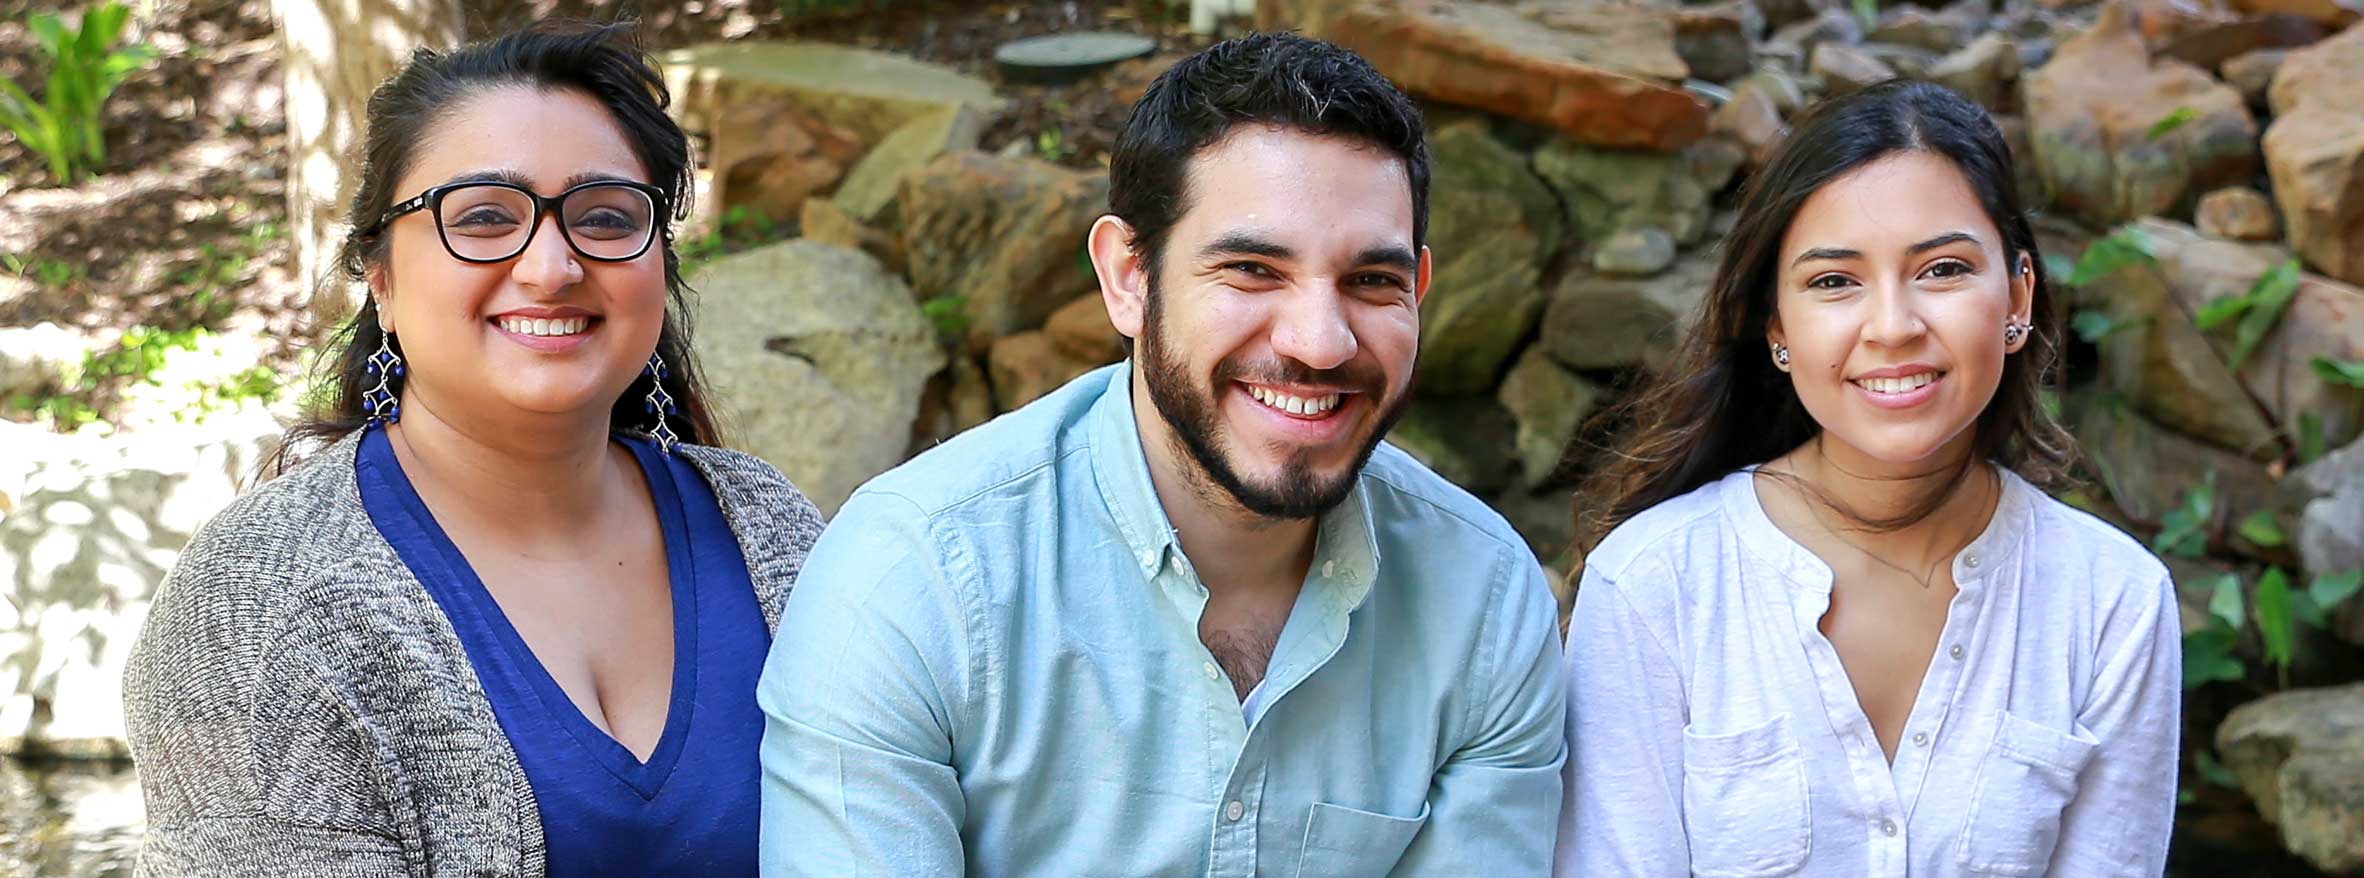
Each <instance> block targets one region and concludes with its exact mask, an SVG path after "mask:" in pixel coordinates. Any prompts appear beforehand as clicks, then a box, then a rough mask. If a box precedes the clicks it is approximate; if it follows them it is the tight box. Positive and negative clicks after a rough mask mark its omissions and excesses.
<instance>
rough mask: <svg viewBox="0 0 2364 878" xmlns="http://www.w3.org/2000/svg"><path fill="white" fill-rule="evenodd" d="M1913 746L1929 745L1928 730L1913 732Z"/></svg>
mask: <svg viewBox="0 0 2364 878" xmlns="http://www.w3.org/2000/svg"><path fill="white" fill-rule="evenodd" d="M1913 746H1916V747H1926V746H1929V733H1928V732H1914V733H1913Z"/></svg>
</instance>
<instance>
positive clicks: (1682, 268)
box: [1537, 255, 1716, 369]
mask: <svg viewBox="0 0 2364 878" xmlns="http://www.w3.org/2000/svg"><path fill="white" fill-rule="evenodd" d="M1715 270H1716V267H1715V263H1714V262H1712V261H1710V260H1709V259H1707V258H1705V257H1704V256H1696V255H1695V256H1693V257H1691V258H1685V259H1677V260H1675V263H1674V265H1672V266H1670V267H1669V268H1668V270H1667V271H1666V272H1665V273H1663V274H1660V275H1658V276H1657V277H1651V278H1615V277H1604V276H1601V275H1599V274H1595V273H1592V272H1589V271H1571V272H1569V273H1568V274H1567V276H1566V277H1564V278H1562V279H1561V281H1560V287H1559V289H1558V290H1556V291H1554V292H1553V294H1552V299H1551V304H1550V305H1549V306H1548V307H1546V308H1545V309H1544V311H1543V335H1542V338H1541V339H1540V340H1539V341H1538V342H1537V344H1538V345H1539V346H1541V347H1542V348H1543V349H1544V350H1545V351H1546V352H1548V353H1550V354H1551V357H1552V359H1555V360H1558V361H1559V362H1560V363H1561V364H1562V365H1565V366H1567V367H1569V368H1571V369H1616V368H1623V367H1627V366H1650V367H1658V366H1662V365H1665V362H1666V360H1667V358H1668V357H1671V356H1672V355H1673V354H1674V349H1675V343H1676V341H1677V340H1678V339H1679V338H1680V337H1681V333H1682V332H1683V331H1684V330H1685V329H1687V328H1688V327H1689V326H1690V324H1691V321H1693V320H1696V319H1698V317H1699V308H1700V303H1701V301H1702V300H1703V299H1705V298H1706V296H1707V289H1708V284H1709V283H1710V282H1712V281H1713V280H1714V277H1715Z"/></svg>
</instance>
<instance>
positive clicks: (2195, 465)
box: [2070, 391, 2280, 535]
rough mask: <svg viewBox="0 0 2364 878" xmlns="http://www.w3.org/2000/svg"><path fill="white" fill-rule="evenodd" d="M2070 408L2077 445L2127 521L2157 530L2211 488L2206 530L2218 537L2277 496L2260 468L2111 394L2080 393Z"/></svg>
mask: <svg viewBox="0 0 2364 878" xmlns="http://www.w3.org/2000/svg"><path fill="white" fill-rule="evenodd" d="M2070 405H2071V407H2072V412H2071V414H2072V415H2073V416H2074V418H2075V422H2076V435H2077V444H2078V445H2079V446H2081V447H2082V449H2083V451H2084V454H2085V457H2086V459H2087V460H2089V461H2091V462H2092V464H2093V469H2094V471H2095V472H2096V473H2097V474H2098V475H2099V476H2100V477H2101V478H2100V481H2101V486H2102V487H2103V488H2104V489H2105V490H2107V491H2108V492H2109V496H2110V501H2111V505H2113V506H2115V507H2116V508H2117V511H2118V512H2120V513H2122V514H2123V515H2124V516H2125V518H2126V520H2128V521H2130V522H2133V523H2135V524H2140V525H2142V526H2144V527H2149V528H2156V527H2159V526H2160V525H2161V524H2162V523H2163V522H2164V521H2165V520H2166V518H2167V514H2168V513H2169V512H2172V511H2174V510H2176V509H2177V508H2179V507H2181V506H2182V505H2183V503H2184V498H2185V496H2186V495H2188V494H2190V493H2191V492H2192V491H2193V490H2195V489H2198V488H2200V487H2202V486H2205V485H2213V486H2214V491H2215V503H2214V513H2215V514H2214V516H2213V518H2212V519H2211V521H2210V522H2209V524H2208V532H2209V533H2210V534H2211V535H2216V534H2221V533H2224V532H2225V531H2227V530H2230V529H2231V526H2232V525H2233V524H2236V523H2238V522H2240V521H2242V520H2244V519H2247V518H2248V517H2249V516H2250V515H2253V514H2255V513H2256V512H2258V511H2259V510H2264V509H2271V508H2273V507H2274V505H2275V504H2276V502H2277V501H2278V499H2279V497H2280V494H2279V493H2278V491H2277V490H2276V485H2275V483H2274V476H2273V474H2272V473H2271V472H2269V471H2268V470H2267V469H2266V465H2265V464H2262V463H2259V462H2257V461H2254V460H2250V459H2248V458H2245V457H2242V456H2241V455H2238V454H2234V453H2232V452H2229V451H2225V450H2224V449H2221V448H2217V447H2216V446H2213V445H2210V444H2208V443H2206V442H2201V441H2199V440H2197V439H2193V438H2191V437H2188V436H2185V435H2183V434H2181V433H2177V432H2176V431H2174V430H2171V429H2168V428H2166V427H2163V426H2160V425H2159V424H2158V423H2157V422H2155V421H2153V420H2151V419H2149V418H2146V417H2144V416H2143V415H2142V414H2141V413H2140V412H2138V411H2136V410H2135V409H2134V408H2133V407H2132V406H2129V405H2127V404H2125V403H2124V402H2122V401H2120V400H2117V399H2114V398H2112V397H2111V396H2110V395H2109V394H2106V393H2096V392H2090V391H2087V392H2083V393H2079V394H2077V395H2076V396H2075V397H2074V398H2072V399H2071V400H2070Z"/></svg>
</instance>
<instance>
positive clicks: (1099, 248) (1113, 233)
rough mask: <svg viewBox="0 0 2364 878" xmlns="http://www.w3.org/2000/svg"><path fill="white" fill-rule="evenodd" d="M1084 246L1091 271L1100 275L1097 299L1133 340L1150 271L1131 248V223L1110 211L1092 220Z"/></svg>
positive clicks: (1138, 332)
mask: <svg viewBox="0 0 2364 878" xmlns="http://www.w3.org/2000/svg"><path fill="white" fill-rule="evenodd" d="M1084 248H1085V249H1086V250H1088V251H1090V253H1091V257H1092V273H1093V274H1095V275H1098V276H1099V278H1100V301H1101V302H1102V303H1104V304H1106V305H1107V306H1108V321H1109V322H1110V323H1114V324H1116V331H1117V332H1118V333H1120V334H1122V335H1123V336H1124V337H1126V338H1130V339H1134V340H1136V341H1138V340H1140V338H1141V322H1142V315H1143V313H1144V310H1145V309H1146V308H1147V307H1148V301H1149V273H1148V272H1147V271H1146V270H1145V267H1144V266H1143V265H1142V261H1141V256H1140V254H1138V253H1135V252H1133V227H1132V226H1131V225H1129V224H1127V223H1126V222H1125V221H1124V220H1121V219H1117V218H1116V216H1115V215H1113V214H1105V215H1102V216H1101V217H1100V218H1099V219H1098V220H1096V221H1094V222H1093V223H1092V232H1091V235H1090V237H1088V238H1086V239H1085V241H1084Z"/></svg>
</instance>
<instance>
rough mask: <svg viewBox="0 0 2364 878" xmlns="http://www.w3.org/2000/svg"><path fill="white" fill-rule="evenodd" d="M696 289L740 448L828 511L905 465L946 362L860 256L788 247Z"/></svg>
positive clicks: (750, 257)
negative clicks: (925, 394) (932, 381)
mask: <svg viewBox="0 0 2364 878" xmlns="http://www.w3.org/2000/svg"><path fill="white" fill-rule="evenodd" d="M692 284H693V285H694V286H696V287H697V289H698V290H699V291H700V293H701V295H699V296H698V308H699V314H698V316H697V326H698V332H697V334H696V336H695V339H694V343H695V344H696V346H697V353H698V359H699V361H700V362H701V364H702V365H703V366H704V367H705V371H706V376H707V378H708V380H709V381H710V382H711V383H712V385H713V389H714V402H715V407H716V409H718V410H719V412H720V414H721V415H722V418H723V421H724V423H725V424H726V425H727V426H728V428H729V429H730V430H731V432H732V435H733V436H734V437H735V438H734V444H736V445H737V446H738V447H739V448H741V449H744V450H746V451H748V452H750V453H752V454H754V455H756V456H758V457H761V458H763V459H764V460H767V461H770V462H771V464H772V465H773V466H777V467H779V468H780V470H781V471H782V472H784V473H787V474H788V478H789V480H790V481H793V482H795V483H796V486H797V487H798V488H800V489H802V490H803V491H804V493H805V496H807V497H811V498H812V500H813V502H814V503H815V504H817V505H819V506H820V507H821V511H822V512H823V513H826V514H834V513H835V512H836V511H837V507H838V505H839V504H841V503H844V502H845V498H846V497H847V495H850V494H852V493H853V490H854V488H855V487H857V486H859V485H861V484H862V483H863V482H865V481H868V480H869V479H870V477H872V476H875V475H877V474H879V473H881V472H885V471H886V470H887V469H888V468H890V467H893V466H894V465H895V464H898V463H901V462H902V461H903V456H904V453H905V452H906V451H907V450H909V445H910V442H911V437H912V434H913V430H912V425H913V421H914V419H916V418H917V417H918V414H919V402H920V396H921V393H922V391H923V390H924V389H925V387H926V385H927V381H928V376H929V375H931V374H933V373H935V371H936V370H938V369H941V368H943V366H944V353H943V351H942V350H941V349H940V348H939V347H938V342H937V340H936V330H935V327H933V326H931V325H930V324H929V323H928V320H927V318H926V317H924V316H922V315H921V314H920V310H919V305H918V303H917V302H914V301H912V298H911V292H910V291H909V290H908V289H906V288H905V287H904V286H903V281H902V280H901V279H899V278H897V277H895V276H894V275H892V274H888V273H887V272H886V270H885V269H884V268H882V267H880V266H879V264H878V261H877V260H875V259H872V258H870V256H869V255H867V254H864V253H862V252H860V251H856V250H849V249H846V248H843V247H836V246H832V245H828V244H822V243H819V242H815V241H806V240H791V241H786V242H783V243H780V244H774V245H771V246H768V247H763V248H759V249H755V250H750V251H747V252H745V253H739V254H735V255H731V256H726V257H723V258H720V259H717V260H715V261H713V262H711V263H708V264H707V265H706V266H705V267H704V268H702V269H701V270H700V271H699V272H698V274H697V276H696V277H695V278H693V279H692Z"/></svg>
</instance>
